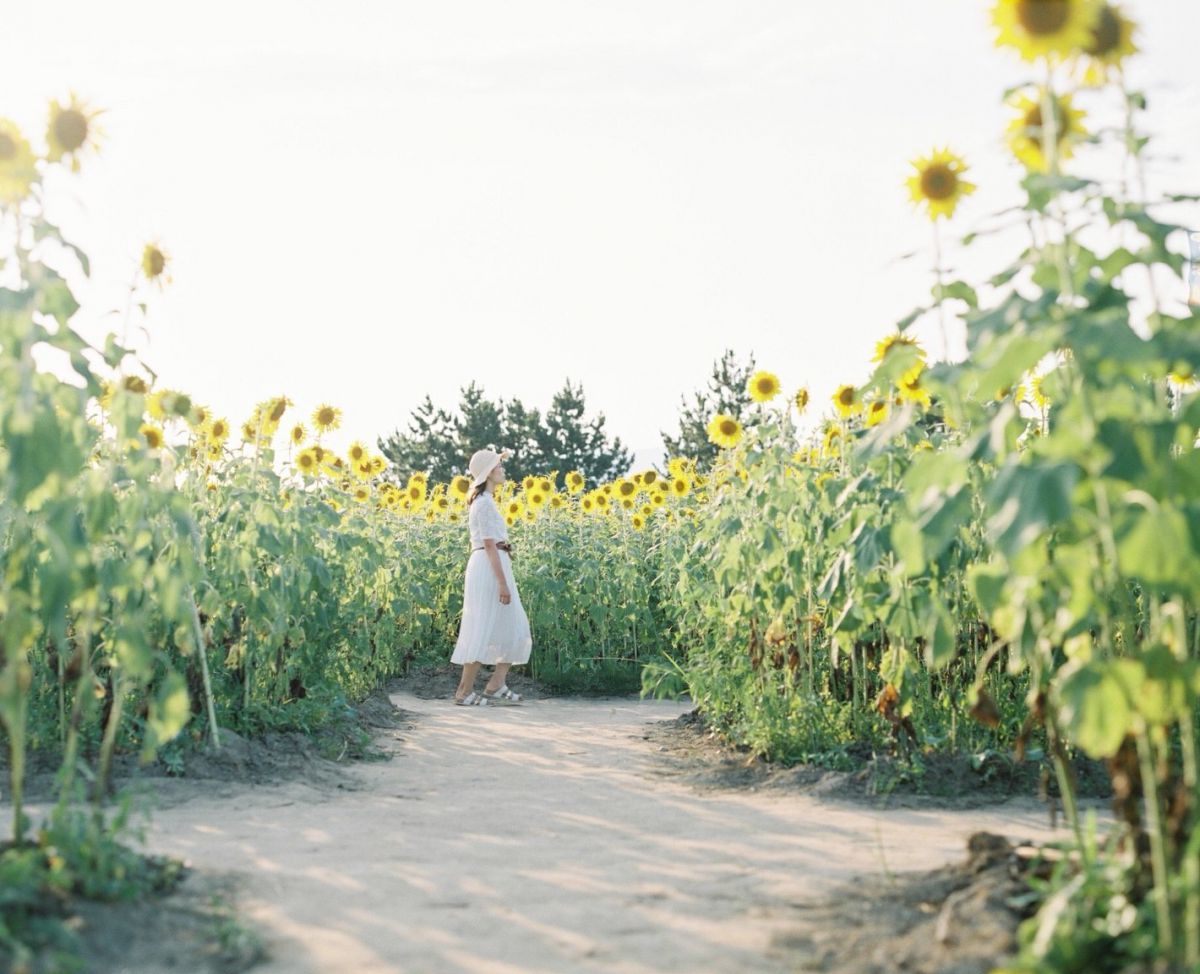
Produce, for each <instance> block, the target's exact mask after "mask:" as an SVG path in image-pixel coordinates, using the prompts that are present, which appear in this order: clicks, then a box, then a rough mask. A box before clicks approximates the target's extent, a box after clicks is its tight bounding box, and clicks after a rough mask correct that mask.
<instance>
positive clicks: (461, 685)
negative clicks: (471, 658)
mask: <svg viewBox="0 0 1200 974" xmlns="http://www.w3.org/2000/svg"><path fill="white" fill-rule="evenodd" d="M478 674H479V663H478V662H475V663H464V664H463V668H462V678H461V679H460V680H459V681H458V689H457V690H456V691H455V692H454V699H455V700H461V699H462V698H463V697H465V696H466V695H467V694H468V693H470V692H471V691H472V690H474V689H475V677H476V676H478Z"/></svg>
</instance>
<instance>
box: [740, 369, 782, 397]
mask: <svg viewBox="0 0 1200 974" xmlns="http://www.w3.org/2000/svg"><path fill="white" fill-rule="evenodd" d="M746 392H747V393H749V395H750V398H751V399H753V400H754V401H755V402H770V401H771V400H772V399H774V398H775V397H776V396H777V395H779V377H778V376H776V375H774V374H773V373H771V372H755V373H754V375H752V376H750V381H749V382H748V383H746Z"/></svg>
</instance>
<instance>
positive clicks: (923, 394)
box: [897, 365, 931, 409]
mask: <svg viewBox="0 0 1200 974" xmlns="http://www.w3.org/2000/svg"><path fill="white" fill-rule="evenodd" d="M924 372H925V366H923V365H917V366H916V367H915V368H911V369H909V370H908V371H907V372H905V373H904V375H902V376H901V377H900V383H899V385H898V387H897V388H898V389H899V392H900V398H901V399H902V400H904V401H905V402H915V403H917V404H918V405H921V406H924V407H925V408H926V409H928V408H929V404H930V401H931V400H930V398H929V392H928V391H927V390H926V389H925V386H924V385H923V384H922V382H921V376H922V375H923V374H924Z"/></svg>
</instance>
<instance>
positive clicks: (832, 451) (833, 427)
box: [821, 423, 843, 457]
mask: <svg viewBox="0 0 1200 974" xmlns="http://www.w3.org/2000/svg"><path fill="white" fill-rule="evenodd" d="M842 435H843V434H842V428H841V427H840V426H839V425H837V424H836V423H830V424H829V426H828V427H826V429H825V436H824V438H823V440H822V444H821V445H822V447H823V448H824V451H825V455H826V456H831V457H836V456H837V455H838V454H839V452H840V451H841V448H842Z"/></svg>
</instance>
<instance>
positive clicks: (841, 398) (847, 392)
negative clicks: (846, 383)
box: [838, 388, 854, 406]
mask: <svg viewBox="0 0 1200 974" xmlns="http://www.w3.org/2000/svg"><path fill="white" fill-rule="evenodd" d="M838 402H840V403H841V404H842V405H843V406H849V405H851V404H852V403H853V402H854V390H853V389H850V388H846V389H842V390H841V391H840V392H838Z"/></svg>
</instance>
